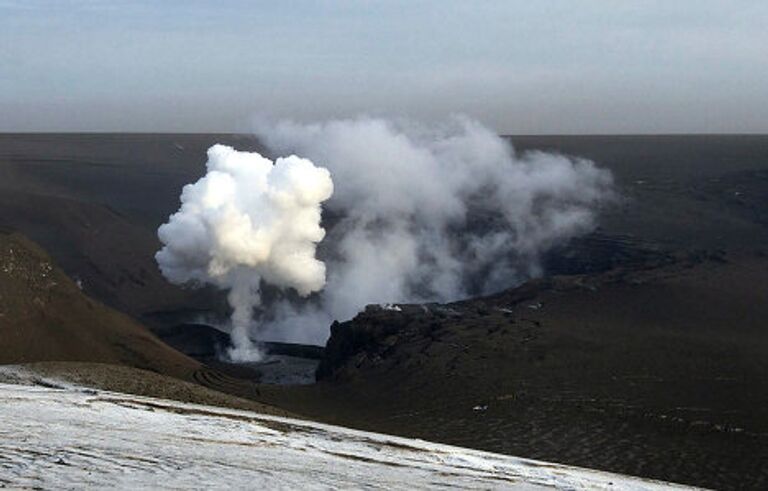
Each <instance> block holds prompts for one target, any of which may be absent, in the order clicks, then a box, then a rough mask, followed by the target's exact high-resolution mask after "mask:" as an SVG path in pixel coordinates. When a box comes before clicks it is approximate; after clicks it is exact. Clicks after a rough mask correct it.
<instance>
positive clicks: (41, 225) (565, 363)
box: [0, 134, 768, 489]
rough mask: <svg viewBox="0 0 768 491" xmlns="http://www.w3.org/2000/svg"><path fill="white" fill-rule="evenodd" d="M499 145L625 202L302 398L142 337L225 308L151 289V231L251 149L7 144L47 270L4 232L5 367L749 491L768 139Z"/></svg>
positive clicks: (14, 223)
mask: <svg viewBox="0 0 768 491" xmlns="http://www.w3.org/2000/svg"><path fill="white" fill-rule="evenodd" d="M511 140H512V141H513V142H514V144H515V147H516V148H517V149H518V150H526V149H545V150H548V151H555V152H562V153H564V154H568V155H575V156H580V157H586V158H589V159H592V160H594V161H595V162H597V163H598V165H600V166H603V167H606V168H608V169H610V170H611V171H612V172H613V175H614V178H615V180H616V183H617V188H618V191H619V192H620V194H621V195H622V199H621V200H620V201H617V202H616V203H614V204H613V205H612V206H611V207H610V208H609V209H607V210H604V211H603V213H602V215H601V216H600V218H599V227H598V228H597V229H596V230H595V231H594V232H592V233H591V234H588V235H586V236H583V237H579V238H576V239H574V240H572V241H571V242H569V243H568V244H565V245H561V246H559V247H557V248H555V249H554V250H552V251H550V252H549V253H548V254H546V255H545V257H544V259H543V266H544V273H545V276H544V278H541V279H537V280H534V281H531V282H528V283H526V284H525V285H523V286H521V287H519V288H516V289H512V290H506V291H503V292H500V293H498V294H494V295H490V296H486V297H482V298H475V299H471V300H466V301H460V302H456V303H453V304H429V305H402V306H398V307H397V308H389V309H384V308H377V307H370V308H368V309H367V310H366V311H365V312H363V313H361V314H360V315H358V316H357V317H356V318H355V319H354V320H351V321H346V322H345V319H339V321H340V323H339V324H335V325H334V327H333V328H332V335H331V338H330V341H329V344H328V347H327V349H326V351H325V354H324V355H323V356H324V357H323V359H322V360H321V362H320V369H319V371H318V378H319V382H318V383H316V384H312V385H307V386H301V387H297V386H296V387H294V386H278V385H269V384H257V383H255V382H253V379H254V378H255V377H257V376H258V375H257V374H256V375H254V374H252V373H250V372H249V371H248V370H244V371H242V372H238V371H237V370H235V369H234V368H232V367H227V366H216V367H205V366H202V365H200V361H199V359H202V358H204V357H198V358H199V359H198V360H194V359H192V358H190V357H188V356H185V355H182V354H181V353H178V352H177V351H175V350H173V349H171V348H169V347H167V346H165V345H163V344H162V343H161V342H160V341H159V340H158V339H157V338H155V337H154V336H153V335H152V334H150V333H149V332H147V331H146V329H145V328H144V327H143V326H142V324H144V325H145V326H149V327H150V328H151V329H153V330H154V331H155V332H156V333H159V334H161V335H162V333H163V330H164V329H172V328H173V326H174V325H175V324H178V323H179V322H182V321H189V320H192V319H193V318H194V317H195V315H196V314H208V315H213V316H216V315H219V316H225V315H226V313H227V305H226V301H225V298H224V296H223V295H222V294H221V293H220V292H216V291H213V290H212V289H202V290H185V289H181V288H178V287H175V286H173V285H170V284H169V283H168V282H167V281H166V280H165V279H164V278H163V277H162V276H161V275H160V273H159V271H158V269H157V265H156V263H155V261H154V257H153V256H154V254H155V252H156V251H157V250H158V248H159V246H160V244H159V242H158V239H157V236H156V230H157V227H158V226H159V225H160V224H161V223H163V222H164V221H166V220H167V218H168V215H169V214H170V213H172V212H174V211H175V210H176V209H177V208H178V196H179V190H180V189H181V187H182V186H183V185H185V184H187V183H189V182H194V181H195V180H196V179H197V178H199V177H200V176H201V175H202V173H203V172H204V170H203V164H204V161H205V159H204V155H205V150H206V149H207V148H208V147H209V146H210V145H212V144H213V143H226V144H229V145H232V146H234V147H236V148H238V149H240V150H263V148H261V147H260V146H259V145H258V143H257V142H256V141H255V140H254V139H253V138H251V137H247V136H236V135H139V134H133V135H119V134H104V135H95V134H94V135H75V134H70V135H50V134H6V135H0V227H2V229H3V230H4V231H8V232H10V231H16V232H18V233H19V234H23V235H24V236H26V237H28V238H29V239H31V240H32V241H34V242H35V243H37V244H38V245H39V246H40V247H42V248H43V249H45V251H47V253H48V254H50V256H51V258H48V256H46V253H45V252H43V251H42V250H40V249H38V248H37V246H35V245H34V244H32V243H30V242H29V241H28V240H27V239H25V238H23V237H21V236H19V235H7V234H4V235H3V237H2V241H0V246H2V249H0V257H2V260H3V264H4V265H5V266H7V265H8V264H11V263H13V264H14V265H15V266H14V267H15V268H16V269H14V270H13V271H12V272H10V273H9V272H8V271H4V272H0V293H1V294H2V304H0V307H2V312H0V333H1V334H0V336H1V337H0V343H1V344H0V363H28V362H38V361H45V362H51V361H68V362H101V363H111V364H118V365H125V366H130V367H134V368H141V369H148V370H152V371H154V372H157V373H159V374H161V375H170V376H173V377H176V378H179V379H183V380H187V381H191V382H195V383H199V384H202V385H205V386H207V387H208V388H213V389H217V390H220V391H222V392H227V393H229V394H232V395H236V396H240V397H244V398H247V399H255V400H257V401H260V402H265V403H267V404H271V405H274V406H278V407H280V408H282V409H284V410H287V411H291V412H293V413H297V414H302V415H306V416H309V417H312V418H315V419H318V420H321V421H328V422H333V423H340V424H344V425H349V426H354V427H359V428H364V429H372V430H377V431H384V432H389V433H396V434H402V435H408V436H415V437H419V438H425V439H431V440H437V441H441V442H446V443H452V444H459V445H464V446H469V447H476V448H481V449H485V450H493V451H498V452H504V453H509V454H514V455H520V456H526V457H534V458H540V459H546V460H553V461H558V462H563V463H568V464H576V465H581V466H587V467H594V468H599V469H606V470H611V471H618V472H623V473H629V474H635V475H641V476H647V477H653V478H659V479H664V480H670V481H676V482H682V483H688V484H696V485H702V486H710V487H717V488H734V487H737V486H739V487H749V488H754V489H760V488H765V487H766V486H767V485H768V466H766V464H765V462H768V411H767V410H766V408H768V361H766V360H768V356H767V355H768V331H766V323H765V319H766V318H768V287H766V285H768V247H766V244H768V137H764V136H642V137H640V136H638V137H633V136H621V137H607V136H605V137H587V136H585V137H514V138H512V139H511ZM9 251H12V252H9ZM57 266H58V267H60V268H61V270H62V271H63V273H66V275H67V276H68V277H69V278H66V277H64V276H63V274H62V273H61V272H60V271H59V270H58V269H57ZM40 268H42V269H40ZM6 269H7V268H6ZM43 273H45V275H48V276H46V278H48V279H47V280H46V281H40V279H39V277H40V275H42V274H43ZM51 282H53V283H55V284H52V283H51ZM88 297H92V298H93V299H95V300H96V301H95V302H94V301H93V300H91V299H89V298H88ZM102 303H103V304H104V305H102ZM361 308H362V306H361ZM113 309H115V310H118V311H122V312H123V313H125V314H127V315H123V314H119V313H117V312H115V310H113ZM209 334H210V333H209ZM214 334H215V333H214ZM187 341H189V340H187ZM190 342H191V341H190ZM183 344H184V343H181V345H183ZM188 354H190V355H195V354H196V353H191V352H190V353H188ZM198 354H199V353H198ZM203 361H205V360H203ZM93 369H94V370H98V366H96V368H93ZM105 372H106V369H105ZM118 372H119V371H114V370H113V371H111V372H110V373H118ZM223 372H226V373H223ZM97 378H98V377H97ZM102 378H104V377H102ZM119 378H120V377H118V376H117V375H116V376H115V380H114V381H113V382H111V383H112V384H113V385H120V384H118V382H117V380H118V379H119ZM103 383H104V384H106V385H109V384H110V382H109V380H107V381H106V382H103ZM122 385H123V386H125V385H126V384H125V383H123V384H122ZM185 387H186V386H185ZM133 390H138V389H135V388H134V389H133ZM142 390H144V391H145V392H147V391H148V392H152V389H151V388H150V389H147V388H143V389H142ZM184 390H188V389H187V388H185V389H184ZM200 390H203V389H200ZM186 394H187V396H188V397H192V396H190V395H189V394H191V393H186ZM185 397H186V396H185ZM234 400H235V399H234V398H232V399H231V400H230V401H229V402H227V401H228V400H226V399H222V400H221V401H219V402H217V403H222V404H235V402H232V401H234ZM236 400H237V401H241V402H240V403H242V399H236ZM737 483H738V484H737Z"/></svg>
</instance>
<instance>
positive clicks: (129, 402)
mask: <svg viewBox="0 0 768 491" xmlns="http://www.w3.org/2000/svg"><path fill="white" fill-rule="evenodd" d="M1 485H10V486H12V487H42V488H57V489H58V488H72V487H77V488H81V487H97V488H100V487H118V488H132V489H135V488H151V489H159V488H183V489H190V488H213V487H216V488H220V487H227V488H241V489H242V488H249V489H275V488H290V489H297V488H303V489H316V488H362V487H366V488H381V489H414V488H438V487H444V486H451V487H465V488H475V489H477V488H481V489H488V488H505V489H509V488H517V489H541V488H558V489H661V488H665V487H667V485H665V484H663V483H656V482H650V481H644V480H640V479H635V478H629V477H625V476H619V475H615V474H608V473H602V472H596V471H589V470H585V469H578V468H572V467H566V466H561V465H557V464H549V463H544V462H537V461H531V460H526V459H519V458H515V457H509V456H504V455H497V454H492V453H486V452H479V451H475V450H468V449H463V448H458V447H451V446H447V445H439V444H434V443H428V442H424V441H420V440H411V439H405V438H396V437H391V436H385V435H379V434H374V433H365V432H360V431H353V430H349V429H345V428H340V427H334V426H328V425H322V424H317V423H312V422H307V421H300V420H293V419H286V418H278V417H273V416H265V415H261V414H258V413H253V412H248V411H236V410H229V409H222V408H217V407H210V406H199V405H193V404H184V403H180V402H175V401H169V400H163V399H152V398H147V397H139V396H132V395H125V394H117V393H112V392H104V391H94V390H90V389H83V388H79V387H72V386H65V385H62V386H61V388H54V387H43V386H39V385H15V384H6V383H0V486H1Z"/></svg>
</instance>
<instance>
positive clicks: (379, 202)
mask: <svg viewBox="0 0 768 491" xmlns="http://www.w3.org/2000/svg"><path fill="white" fill-rule="evenodd" d="M257 126H258V127H257V134H258V136H259V138H260V139H261V141H263V142H264V143H265V144H266V145H267V146H268V147H269V148H270V149H271V150H273V151H275V152H277V153H279V154H285V153H286V152H295V153H297V154H298V155H302V156H304V157H307V158H310V159H312V160H313V161H315V162H318V163H320V164H322V165H324V166H327V167H328V169H330V171H331V172H332V174H333V178H334V181H335V184H336V190H335V193H334V196H333V198H332V199H331V200H329V201H328V203H327V204H326V205H325V210H326V213H325V216H324V219H325V221H326V224H327V225H326V226H327V227H328V228H329V234H328V237H327V238H326V239H325V241H324V242H323V244H321V247H320V251H319V253H320V254H321V255H322V257H323V258H324V260H325V261H326V263H327V264H328V283H327V285H326V287H325V289H324V290H323V291H322V293H320V294H319V295H318V296H316V298H313V299H312V300H311V301H309V302H296V301H288V300H282V301H277V302H275V303H274V304H272V305H271V306H270V308H269V309H268V310H267V311H266V312H264V314H263V315H262V318H261V329H262V335H263V336H264V337H266V338H272V339H281V340H290V341H300V342H319V343H322V342H324V341H325V339H326V337H327V335H328V326H329V324H330V323H331V322H332V320H334V319H340V320H342V319H347V318H350V317H351V316H353V315H354V314H355V313H356V312H358V311H359V310H360V309H361V308H362V307H364V306H365V305H366V304H369V303H393V302H409V301H410V302H413V301H447V300H454V299H458V298H461V297H464V296H467V295H472V294H480V293H489V292H494V291H498V290H500V289H503V288H506V287H510V286H513V285H515V284H518V283H520V282H521V281H523V280H524V279H526V278H528V277H531V276H534V275H536V274H539V261H538V259H539V256H540V255H541V253H542V252H545V251H546V250H547V249H548V248H550V247H551V246H553V245H555V244H557V243H559V242H562V241H564V240H567V239H568V238H570V237H572V236H574V235H576V234H581V233H584V232H587V231H589V230H591V229H592V228H593V227H594V220H595V211H596V208H597V207H598V206H599V205H600V204H601V203H603V202H605V201H606V200H607V199H608V198H609V197H610V196H611V195H612V193H611V189H612V177H611V175H610V174H609V173H608V172H607V171H605V170H601V169H599V168H597V167H596V166H595V165H594V164H593V163H592V162H590V161H587V160H583V159H571V158H567V157H565V156H560V155H553V154H547V153H542V152H533V153H525V154H522V155H516V153H515V152H514V150H513V149H512V147H511V146H510V144H509V142H507V141H506V140H504V139H502V138H500V137H499V136H497V135H496V134H494V133H493V132H491V131H490V130H488V129H487V128H485V127H483V126H482V125H480V124H479V123H477V122H474V121H471V120H468V119H461V118H459V119H456V120H454V121H452V122H451V123H450V124H447V125H445V126H443V127H440V128H437V129H429V128H424V127H421V126H418V125H413V124H409V123H395V122H390V121H386V120H382V119H371V118H360V119H352V120H339V121H331V122H327V123H322V124H297V123H292V122H282V123H277V124H271V123H266V122H262V123H259V124H257Z"/></svg>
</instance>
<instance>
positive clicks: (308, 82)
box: [0, 0, 768, 134]
mask: <svg viewBox="0 0 768 491" xmlns="http://www.w3.org/2000/svg"><path fill="white" fill-rule="evenodd" d="M455 113H461V114H467V115H469V116H472V117H475V118H477V119H479V120H480V121H482V122H484V123H486V124H488V125H489V126H491V127H493V128H495V129H496V130H497V131H499V132H501V133H513V134H539V133H541V134H543V133H696V132H725V133H733V132H737V133H738V132H748V133H768V1H765V0H733V1H726V0H722V1H712V0H663V1H661V0H659V1H657V0H642V1H640V0H638V1H635V0H601V1H598V0H539V1H530V0H525V1H516V0H488V1H483V0H466V1H453V0H421V1H419V0H357V1H353V0H336V1H330V0H328V1H309V0H295V1H290V0H286V1H268V2H267V1H246V0H241V1H236V0H232V1H230V0H218V1H200V0H197V1H196V0H186V1H181V0H162V1H160V0H158V1H155V2H150V1H144V0H135V1H128V0H115V1H107V0H71V1H66V0H0V131H147V132H149V131H189V132H199V131H222V132H229V131H248V130H249V128H250V126H251V121H252V120H253V118H254V117H255V116H256V115H259V114H267V115H270V116H273V117H288V118H293V119H297V120H321V119H326V118H332V117H343V116H355V115H359V114H369V115H383V116H392V117H410V118H414V119H417V120H423V121H427V122H429V121H433V120H443V119H445V118H446V117H448V116H450V115H451V114H455Z"/></svg>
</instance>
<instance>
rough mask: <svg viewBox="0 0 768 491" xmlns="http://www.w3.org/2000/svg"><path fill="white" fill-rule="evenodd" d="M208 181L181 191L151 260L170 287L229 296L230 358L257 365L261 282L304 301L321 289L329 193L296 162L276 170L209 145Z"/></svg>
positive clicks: (319, 176)
mask: <svg viewBox="0 0 768 491" xmlns="http://www.w3.org/2000/svg"><path fill="white" fill-rule="evenodd" d="M206 166H207V174H206V175H205V176H204V177H202V178H201V179H200V180H198V181H197V182H196V183H194V184H188V185H187V186H185V187H184V189H183V191H182V194H181V208H180V209H179V211H178V212H176V213H175V214H173V215H171V217H170V219H169V221H168V223H166V224H164V225H162V226H161V227H160V229H159V230H158V236H159V237H160V240H161V241H162V243H163V244H164V246H163V248H162V249H161V250H160V251H159V252H158V253H157V255H156V259H157V262H158V264H159V266H160V269H161V271H162V273H163V275H164V276H165V277H166V278H167V279H168V280H170V281H171V282H173V283H177V284H183V283H189V282H193V283H210V284H213V285H216V286H217V287H219V288H224V289H229V295H228V300H229V303H230V305H231V307H232V309H233V313H232V342H233V345H234V348H232V349H231V350H230V352H229V356H230V357H231V358H232V359H234V360H238V361H245V360H254V359H258V357H259V352H258V350H257V349H255V347H254V346H253V345H252V343H251V340H250V338H249V336H248V333H249V331H250V327H251V324H252V322H253V309H254V307H256V306H258V305H259V304H260V294H259V292H260V284H261V281H262V280H264V282H266V283H269V284H271V285H274V286H276V287H280V288H293V289H295V290H296V291H297V292H298V293H299V295H302V296H306V295H309V294H310V293H312V292H315V291H318V290H320V289H321V288H322V287H323V285H324V284H325V265H324V264H323V263H322V262H320V261H318V260H317V259H316V258H315V249H316V246H317V243H318V242H320V241H321V240H322V239H323V237H324V236H325V230H323V228H321V226H320V211H321V210H320V205H321V203H322V202H323V201H325V200H327V199H328V198H329V197H330V196H331V194H332V193H333V182H332V181H331V176H330V173H329V172H328V170H326V169H324V168H322V167H316V166H315V165H314V164H313V163H312V162H310V161H309V160H306V159H302V158H299V157H296V156H293V155H292V156H290V157H286V158H278V159H277V160H276V161H275V162H274V164H273V162H272V161H270V160H269V159H266V158H264V157H262V156H261V155H259V154H258V153H248V152H238V151H236V150H234V149H232V148H230V147H226V146H223V145H215V146H213V147H211V148H210V149H209V150H208V162H207V164H206Z"/></svg>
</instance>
